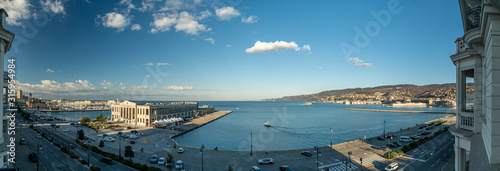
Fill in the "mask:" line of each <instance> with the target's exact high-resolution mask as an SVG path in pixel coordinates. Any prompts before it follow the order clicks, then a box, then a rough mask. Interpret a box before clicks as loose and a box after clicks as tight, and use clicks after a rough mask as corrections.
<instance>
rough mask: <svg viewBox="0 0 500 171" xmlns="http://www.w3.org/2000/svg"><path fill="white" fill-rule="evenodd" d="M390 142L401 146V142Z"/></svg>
mask: <svg viewBox="0 0 500 171" xmlns="http://www.w3.org/2000/svg"><path fill="white" fill-rule="evenodd" d="M392 144H394V145H396V146H401V143H399V142H393V143H392Z"/></svg>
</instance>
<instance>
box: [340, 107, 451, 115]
mask: <svg viewBox="0 0 500 171" xmlns="http://www.w3.org/2000/svg"><path fill="white" fill-rule="evenodd" d="M344 110H358V111H370V112H396V113H436V114H455V112H453V111H411V110H381V109H357V108H345V109H344Z"/></svg>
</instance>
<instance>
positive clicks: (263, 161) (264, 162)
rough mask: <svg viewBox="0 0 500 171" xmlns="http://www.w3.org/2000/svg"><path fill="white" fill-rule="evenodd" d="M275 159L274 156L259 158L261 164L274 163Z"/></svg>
mask: <svg viewBox="0 0 500 171" xmlns="http://www.w3.org/2000/svg"><path fill="white" fill-rule="evenodd" d="M273 163H274V160H273V159H272V158H263V159H260V160H259V164H273Z"/></svg>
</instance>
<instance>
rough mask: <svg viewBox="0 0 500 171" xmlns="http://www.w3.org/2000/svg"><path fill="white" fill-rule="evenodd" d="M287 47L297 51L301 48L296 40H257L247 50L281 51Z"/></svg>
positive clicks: (252, 51) (250, 51)
mask: <svg viewBox="0 0 500 171" xmlns="http://www.w3.org/2000/svg"><path fill="white" fill-rule="evenodd" d="M286 49H295V50H296V51H298V50H300V47H299V46H298V45H297V44H296V43H295V42H285V41H276V42H261V41H257V42H255V44H254V46H253V47H251V48H248V49H246V50H245V52H247V53H256V52H270V51H280V50H286Z"/></svg>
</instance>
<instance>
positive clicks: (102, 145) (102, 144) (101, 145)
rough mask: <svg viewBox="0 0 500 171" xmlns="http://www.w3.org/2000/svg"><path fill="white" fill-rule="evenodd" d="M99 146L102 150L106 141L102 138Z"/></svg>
mask: <svg viewBox="0 0 500 171" xmlns="http://www.w3.org/2000/svg"><path fill="white" fill-rule="evenodd" d="M99 147H101V151H102V148H103V147H104V141H103V140H101V142H99Z"/></svg>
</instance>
